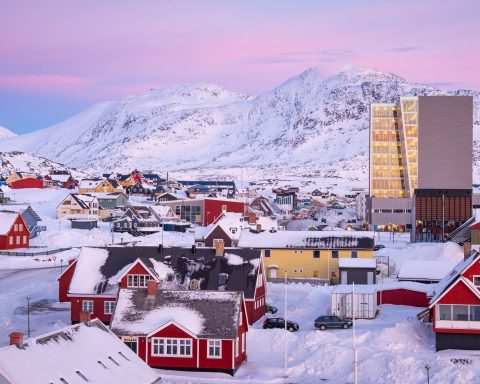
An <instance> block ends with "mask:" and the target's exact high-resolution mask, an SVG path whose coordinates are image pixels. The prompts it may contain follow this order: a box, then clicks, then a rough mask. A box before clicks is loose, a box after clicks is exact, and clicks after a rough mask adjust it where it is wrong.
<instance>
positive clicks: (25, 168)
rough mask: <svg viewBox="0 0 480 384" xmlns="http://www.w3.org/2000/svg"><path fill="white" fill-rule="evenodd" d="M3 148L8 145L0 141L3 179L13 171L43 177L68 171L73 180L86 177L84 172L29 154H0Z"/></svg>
mask: <svg viewBox="0 0 480 384" xmlns="http://www.w3.org/2000/svg"><path fill="white" fill-rule="evenodd" d="M4 147H5V148H8V145H7V144H4V142H3V141H2V140H0V175H3V176H4V177H7V176H8V175H9V174H10V173H11V172H13V171H20V172H27V173H35V174H39V175H42V176H45V175H48V174H50V172H51V171H53V170H67V171H70V173H71V174H72V176H73V177H74V178H83V177H86V176H87V174H86V173H85V172H82V171H79V170H77V169H75V168H71V167H68V166H66V165H64V164H60V163H57V162H55V161H51V160H48V159H46V158H44V157H39V156H35V155H32V154H31V153H24V152H2V151H1V149H3V148H4Z"/></svg>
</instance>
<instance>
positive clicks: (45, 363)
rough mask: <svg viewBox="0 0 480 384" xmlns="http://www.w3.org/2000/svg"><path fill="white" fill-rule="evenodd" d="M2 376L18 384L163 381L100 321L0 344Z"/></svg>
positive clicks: (133, 383)
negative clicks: (0, 345)
mask: <svg viewBox="0 0 480 384" xmlns="http://www.w3.org/2000/svg"><path fill="white" fill-rule="evenodd" d="M2 376H4V377H5V378H6V379H7V381H6V382H7V383H8V382H11V383H16V384H32V383H61V379H63V382H64V383H68V384H83V383H85V382H86V381H88V382H91V383H123V384H153V383H156V382H157V380H158V381H159V380H160V379H159V375H158V374H157V373H156V372H155V371H154V370H153V369H152V368H150V367H149V366H148V365H146V364H145V362H143V361H142V360H141V359H140V358H139V357H138V356H137V354H136V353H134V352H133V351H132V350H131V349H130V348H128V347H127V346H126V345H125V344H124V343H123V342H122V341H121V340H120V339H119V338H118V337H117V336H115V335H114V334H113V333H112V332H111V331H109V330H108V328H107V327H106V326H105V325H103V324H102V323H101V322H100V321H99V320H92V321H90V323H89V325H85V324H76V325H71V326H68V327H65V328H63V329H61V330H59V331H55V332H52V333H49V334H46V335H42V336H39V337H35V338H31V339H28V340H26V342H25V343H24V344H23V345H22V347H21V348H18V347H17V346H16V345H11V346H8V347H4V348H0V377H2ZM82 376H84V377H85V378H86V380H85V379H83V378H82ZM2 382H3V381H2Z"/></svg>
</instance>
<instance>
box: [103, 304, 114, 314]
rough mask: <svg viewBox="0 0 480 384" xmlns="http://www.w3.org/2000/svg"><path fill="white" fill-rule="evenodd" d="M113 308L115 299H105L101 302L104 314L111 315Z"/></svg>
mask: <svg viewBox="0 0 480 384" xmlns="http://www.w3.org/2000/svg"><path fill="white" fill-rule="evenodd" d="M114 309H115V301H105V302H104V303H103V312H104V313H105V314H106V315H111V314H112V313H113V311H114Z"/></svg>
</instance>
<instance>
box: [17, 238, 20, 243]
mask: <svg viewBox="0 0 480 384" xmlns="http://www.w3.org/2000/svg"><path fill="white" fill-rule="evenodd" d="M17 244H20V236H17Z"/></svg>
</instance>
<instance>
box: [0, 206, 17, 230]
mask: <svg viewBox="0 0 480 384" xmlns="http://www.w3.org/2000/svg"><path fill="white" fill-rule="evenodd" d="M17 217H18V213H14V212H0V235H6V234H7V233H8V231H9V230H10V228H11V227H12V225H13V223H14V222H15V220H16V219H17Z"/></svg>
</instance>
